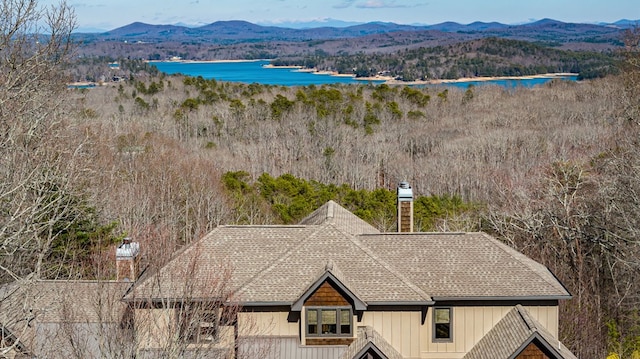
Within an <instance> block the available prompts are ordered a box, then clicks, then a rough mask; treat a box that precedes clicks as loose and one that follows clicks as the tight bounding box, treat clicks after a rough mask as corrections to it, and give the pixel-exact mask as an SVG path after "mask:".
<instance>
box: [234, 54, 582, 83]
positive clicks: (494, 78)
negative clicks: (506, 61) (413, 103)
mask: <svg viewBox="0 0 640 359" xmlns="http://www.w3.org/2000/svg"><path fill="white" fill-rule="evenodd" d="M240 61H242V60H240ZM262 67H264V68H268V69H294V70H295V71H296V72H308V73H312V74H314V75H328V76H335V77H352V78H353V79H354V80H357V81H382V83H385V84H388V85H440V84H447V83H457V82H486V81H500V80H531V79H553V78H563V77H568V76H578V75H579V74H577V73H572V72H557V73H546V74H538V75H524V76H479V77H460V78H457V79H430V80H415V81H402V80H396V79H395V78H394V77H392V76H378V75H376V76H369V77H356V75H354V74H341V73H338V72H336V71H319V70H318V69H316V68H311V69H308V68H303V67H302V66H299V65H289V66H275V65H271V64H266V65H263V66H262Z"/></svg>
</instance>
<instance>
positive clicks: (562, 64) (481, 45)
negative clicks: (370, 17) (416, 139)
mask: <svg viewBox="0 0 640 359" xmlns="http://www.w3.org/2000/svg"><path fill="white" fill-rule="evenodd" d="M618 60H619V57H618V54H617V53H615V52H604V53H601V52H595V51H570V50H560V49H556V48H553V47H550V46H547V45H543V44H537V43H532V42H527V41H520V40H509V39H501V38H495V37H493V38H485V39H479V40H472V41H467V42H462V43H458V44H453V45H448V46H435V47H428V48H427V47H421V48H417V49H406V50H401V51H398V52H395V53H375V54H365V53H360V54H339V55H328V54H322V53H320V54H318V53H316V54H313V55H308V56H303V57H296V58H287V57H282V58H278V59H275V60H273V61H272V64H273V65H276V66H280V65H283V66H284V65H287V66H291V65H298V66H303V67H306V68H317V69H319V70H331V71H337V72H339V73H342V74H353V75H355V76H356V77H371V76H375V75H378V74H384V75H386V76H392V77H394V78H397V79H400V80H404V81H415V80H429V79H457V78H461V77H479V76H489V77H493V76H528V75H539V74H545V73H562V72H565V73H567V72H570V73H576V74H578V76H579V78H580V79H590V78H596V77H604V76H607V75H611V74H616V73H617V72H618V67H617V62H618Z"/></svg>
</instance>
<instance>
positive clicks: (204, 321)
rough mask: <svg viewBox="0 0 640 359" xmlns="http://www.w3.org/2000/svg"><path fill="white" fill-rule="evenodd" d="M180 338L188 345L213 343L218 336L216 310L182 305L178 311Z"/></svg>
mask: <svg viewBox="0 0 640 359" xmlns="http://www.w3.org/2000/svg"><path fill="white" fill-rule="evenodd" d="M178 320H179V325H180V336H181V337H182V338H183V339H184V340H185V341H186V342H188V343H211V342H215V341H216V339H217V335H218V326H219V323H218V308H215V307H211V306H208V305H193V304H192V305H184V306H183V307H182V308H180V309H179V312H178Z"/></svg>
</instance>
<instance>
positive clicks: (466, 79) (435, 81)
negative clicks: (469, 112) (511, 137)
mask: <svg viewBox="0 0 640 359" xmlns="http://www.w3.org/2000/svg"><path fill="white" fill-rule="evenodd" d="M568 76H578V74H577V73H572V72H558V73H546V74H539V75H525V76H480V77H460V78H457V79H431V80H415V81H402V80H396V79H394V78H393V77H391V76H371V77H356V78H355V79H356V80H360V81H384V83H385V84H389V85H440V84H447V83H458V82H486V81H500V80H532V79H553V78H563V77H568Z"/></svg>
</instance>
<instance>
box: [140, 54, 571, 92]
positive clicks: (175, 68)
mask: <svg viewBox="0 0 640 359" xmlns="http://www.w3.org/2000/svg"><path fill="white" fill-rule="evenodd" d="M150 64H151V65H153V66H155V67H157V68H158V70H160V71H161V72H164V73H166V74H169V75H173V74H182V75H187V76H194V77H197V76H202V77H203V78H205V79H216V80H218V81H228V82H243V83H247V84H249V83H259V84H263V85H280V86H307V85H322V84H336V83H341V84H366V83H367V81H362V80H356V79H354V78H353V77H341V76H331V75H324V74H314V73H309V72H302V71H297V70H296V69H290V68H265V67H264V65H267V64H269V61H268V60H260V61H243V62H176V61H168V62H166V61H152V62H150ZM567 79H569V80H576V76H568V77H567ZM550 80H551V79H521V80H492V81H469V82H455V83H447V84H441V85H437V86H455V87H461V88H467V87H468V86H469V85H470V84H473V85H475V86H481V85H499V86H505V87H516V86H526V87H532V86H536V85H540V84H543V83H545V82H547V81H550ZM383 82H384V81H372V83H378V84H380V83H383ZM429 86H431V85H429Z"/></svg>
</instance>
